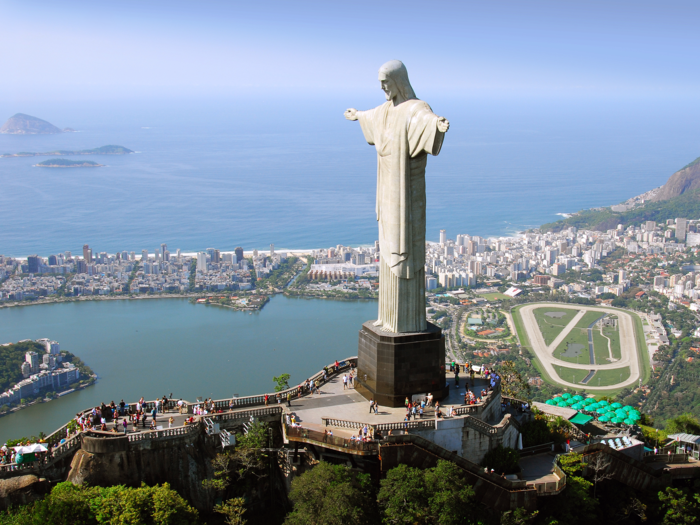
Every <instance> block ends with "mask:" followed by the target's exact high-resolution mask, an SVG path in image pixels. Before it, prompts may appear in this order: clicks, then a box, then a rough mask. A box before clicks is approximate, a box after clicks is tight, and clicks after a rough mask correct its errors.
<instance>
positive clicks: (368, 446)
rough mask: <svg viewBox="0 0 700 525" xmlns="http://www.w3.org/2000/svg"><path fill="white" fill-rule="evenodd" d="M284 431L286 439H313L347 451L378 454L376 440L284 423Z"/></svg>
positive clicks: (320, 443)
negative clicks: (352, 437) (330, 433)
mask: <svg viewBox="0 0 700 525" xmlns="http://www.w3.org/2000/svg"><path fill="white" fill-rule="evenodd" d="M285 432H286V434H287V439H289V440H291V441H294V440H295V439H294V438H296V439H302V440H308V441H315V442H317V443H318V444H319V445H332V446H335V447H339V448H343V449H348V451H349V452H350V451H358V452H364V453H368V454H378V453H379V445H378V444H377V443H376V442H372V441H369V442H364V441H359V440H354V439H346V438H343V437H340V436H329V435H328V434H325V433H324V432H319V431H318V430H311V429H309V428H303V427H292V426H290V425H286V424H285Z"/></svg>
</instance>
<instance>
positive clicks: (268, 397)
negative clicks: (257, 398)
mask: <svg viewBox="0 0 700 525" xmlns="http://www.w3.org/2000/svg"><path fill="white" fill-rule="evenodd" d="M244 393H245V392H244ZM269 399H270V396H268V395H267V394H265V406H267V405H268V401H269Z"/></svg>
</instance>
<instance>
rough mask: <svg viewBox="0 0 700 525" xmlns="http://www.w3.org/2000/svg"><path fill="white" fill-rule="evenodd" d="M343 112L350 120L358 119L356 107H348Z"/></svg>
mask: <svg viewBox="0 0 700 525" xmlns="http://www.w3.org/2000/svg"><path fill="white" fill-rule="evenodd" d="M343 114H344V115H345V118H346V119H348V120H357V110H356V109H355V108H350V109H346V110H345V113H343Z"/></svg>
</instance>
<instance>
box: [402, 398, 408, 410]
mask: <svg viewBox="0 0 700 525" xmlns="http://www.w3.org/2000/svg"><path fill="white" fill-rule="evenodd" d="M403 404H404V405H405V406H406V408H408V397H407V398H406V400H405V401H404V402H403Z"/></svg>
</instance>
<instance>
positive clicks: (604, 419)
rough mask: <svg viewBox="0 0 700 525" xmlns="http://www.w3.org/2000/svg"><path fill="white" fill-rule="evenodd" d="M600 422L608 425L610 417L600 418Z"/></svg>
mask: <svg viewBox="0 0 700 525" xmlns="http://www.w3.org/2000/svg"><path fill="white" fill-rule="evenodd" d="M598 421H600V422H602V423H607V422H608V421H610V418H609V417H608V416H601V417H599V418H598Z"/></svg>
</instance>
